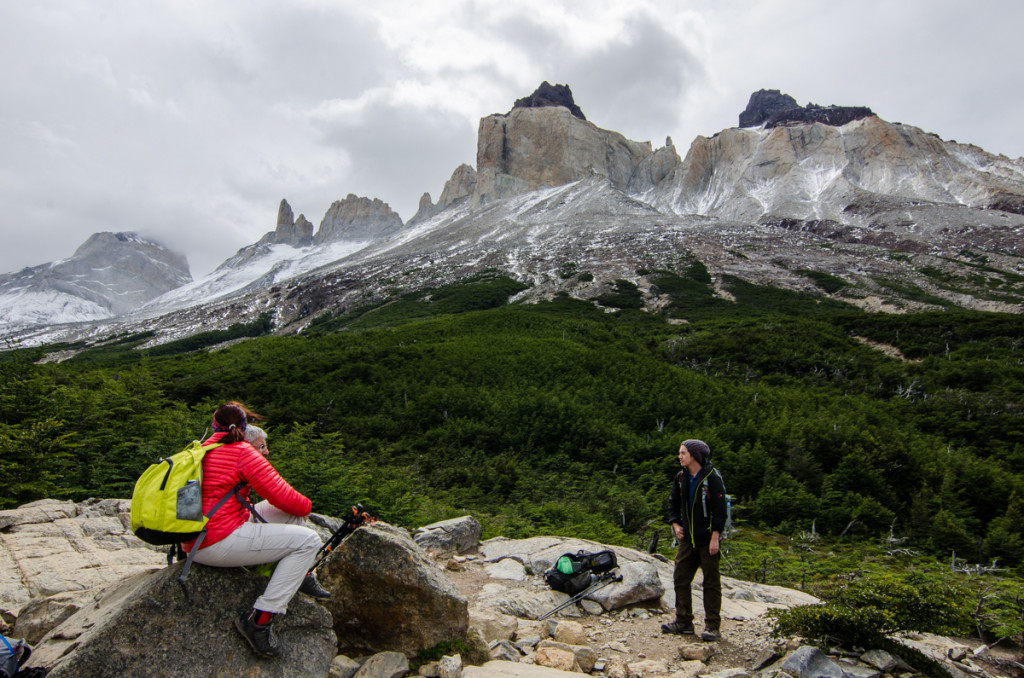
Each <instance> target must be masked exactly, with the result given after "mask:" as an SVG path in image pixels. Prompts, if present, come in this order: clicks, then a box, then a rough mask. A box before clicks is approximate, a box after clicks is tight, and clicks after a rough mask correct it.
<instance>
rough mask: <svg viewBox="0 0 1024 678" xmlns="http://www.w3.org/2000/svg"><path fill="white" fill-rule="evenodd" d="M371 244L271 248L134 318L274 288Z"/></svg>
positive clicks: (179, 291)
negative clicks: (256, 290)
mask: <svg viewBox="0 0 1024 678" xmlns="http://www.w3.org/2000/svg"><path fill="white" fill-rule="evenodd" d="M368 244H369V243H368V242H367V241H360V242H351V241H337V242H332V243H327V244H324V245H317V246H311V247H301V248H296V247H292V246H291V245H269V246H267V247H266V249H265V251H264V252H262V253H261V254H260V255H257V256H255V257H253V258H252V259H250V260H249V261H247V262H246V263H244V264H242V265H240V266H237V267H229V266H221V267H219V268H218V269H217V270H215V271H213V272H212V273H210V274H208V275H206V276H204V277H202V278H200V279H199V280H196V281H193V282H191V283H189V284H187V285H183V286H181V287H179V288H177V289H174V290H171V291H170V292H167V293H166V294H164V295H162V296H160V297H157V298H156V299H154V300H153V301H151V302H149V303H148V304H146V305H145V306H143V307H142V308H141V309H139V310H138V311H137V312H136V313H134V314H132V315H137V314H143V315H147V316H149V315H153V314H157V313H166V312H168V311H172V310H174V309H178V308H184V307H187V306H193V305H195V304H202V303H206V302H210V301H216V300H217V299H223V298H224V297H226V296H229V295H234V294H240V293H244V292H246V291H247V290H250V289H259V288H266V287H270V286H272V285H275V284H279V283H282V282H284V281H286V280H290V279H292V278H294V277H296V276H300V275H303V274H306V273H309V272H310V271H313V270H315V269H317V268H320V267H321V266H325V265H327V264H331V263H334V262H337V261H340V260H343V259H345V258H346V257H348V256H349V255H351V254H353V253H355V252H358V251H359V250H361V249H363V248H365V247H366V246H367V245H368Z"/></svg>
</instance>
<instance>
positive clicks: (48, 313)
mask: <svg viewBox="0 0 1024 678" xmlns="http://www.w3.org/2000/svg"><path fill="white" fill-rule="evenodd" d="M191 279H192V276H191V275H190V274H189V270H188V262H186V261H185V258H184V257H183V256H181V255H180V254H176V253H174V252H171V251H170V250H168V249H166V248H165V247H163V246H162V245H159V244H157V243H154V242H151V241H148V240H146V239H144V238H140V237H139V236H138V235H136V234H134V233H96V234H95V235H93V236H91V237H90V238H89V239H88V240H87V241H86V242H85V243H83V244H82V245H81V246H80V247H79V248H78V249H77V250H76V251H75V253H74V254H73V255H72V256H71V257H70V258H69V259H65V260H63V261H55V262H52V263H49V264H43V265H41V266H33V267H31V268H25V269H22V270H21V271H18V272H16V273H8V274H5V275H0V327H4V328H5V329H6V330H7V331H11V330H16V329H20V328H25V327H30V326H33V325H51V324H59V323H79V322H88V321H93V320H101V319H104V318H109V317H112V316H116V315H120V314H122V313H126V312H128V311H131V310H132V309H135V308H138V307H139V306H140V305H142V304H144V303H145V302H147V301H149V300H151V299H154V298H156V297H158V296H159V295H161V294H163V293H165V292H167V291H168V290H171V289H174V288H176V287H178V286H180V285H183V284H185V283H187V282H188V281H190V280H191Z"/></svg>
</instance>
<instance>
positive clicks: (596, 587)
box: [537, 572, 622, 621]
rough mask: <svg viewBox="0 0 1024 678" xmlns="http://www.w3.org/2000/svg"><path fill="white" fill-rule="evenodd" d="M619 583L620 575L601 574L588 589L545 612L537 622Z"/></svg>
mask: <svg viewBox="0 0 1024 678" xmlns="http://www.w3.org/2000/svg"><path fill="white" fill-rule="evenodd" d="M620 581H622V575H621V574H615V575H613V574H612V573H611V572H604V573H602V574H601V576H600V577H598V578H597V581H596V582H594V583H593V584H591V585H590V586H589V587H588V588H586V589H584V590H583V591H580V592H579V593H577V594H576V595H575V596H573V597H572V598H570V599H569V600H567V601H565V602H564V603H562V604H561V605H559V606H558V607H556V608H555V609H553V610H550V611H549V612H545V613H544V614H542V615H541V616H539V617H537V621H544V620H545V619H547V618H548V617H550V616H551V615H553V614H555V613H556V612H560V611H561V610H564V609H565V608H567V607H569V606H570V605H572V604H573V603H575V602H576V601H578V600H582V599H583V598H586V597H587V596H588V595H590V594H591V593H594V592H595V591H600V590H601V589H603V588H604V587H605V586H608V585H609V584H614V583H615V582H620Z"/></svg>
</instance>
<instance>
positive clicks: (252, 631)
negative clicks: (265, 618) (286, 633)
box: [235, 613, 281, 659]
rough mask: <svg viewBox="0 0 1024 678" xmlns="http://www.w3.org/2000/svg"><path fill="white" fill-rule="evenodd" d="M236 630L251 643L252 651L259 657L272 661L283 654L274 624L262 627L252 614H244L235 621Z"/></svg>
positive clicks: (269, 623)
mask: <svg viewBox="0 0 1024 678" xmlns="http://www.w3.org/2000/svg"><path fill="white" fill-rule="evenodd" d="M235 628H236V629H238V632H239V633H241V634H242V637H243V638H245V641H246V642H247V643H249V647H251V648H252V651H253V652H255V653H256V654H258V655H259V656H261V657H264V658H267V659H270V658H271V657H276V656H277V655H279V654H280V653H281V648H280V647H278V645H277V636H275V635H274V624H273V622H268V623H266V624H264V625H260V624H257V623H256V622H255V620H253V614H252V613H250V614H243V615H242V616H241V617H239V618H238V619H236V620H235Z"/></svg>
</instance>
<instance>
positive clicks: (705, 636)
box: [700, 629, 722, 643]
mask: <svg viewBox="0 0 1024 678" xmlns="http://www.w3.org/2000/svg"><path fill="white" fill-rule="evenodd" d="M721 637H722V634H720V633H719V632H718V629H704V633H702V634H700V639H701V640H703V641H704V642H705V643H713V642H715V641H716V640H718V639H719V638H721Z"/></svg>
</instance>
